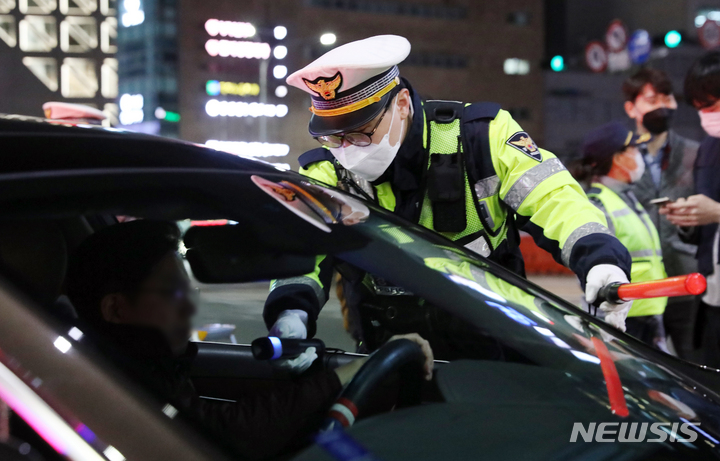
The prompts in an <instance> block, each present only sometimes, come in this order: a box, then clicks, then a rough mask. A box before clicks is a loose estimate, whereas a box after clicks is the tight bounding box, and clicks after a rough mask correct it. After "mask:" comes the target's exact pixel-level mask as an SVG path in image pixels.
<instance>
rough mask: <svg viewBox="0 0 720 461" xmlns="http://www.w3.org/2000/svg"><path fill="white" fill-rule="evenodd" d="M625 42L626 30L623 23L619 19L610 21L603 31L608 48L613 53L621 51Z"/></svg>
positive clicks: (626, 38)
mask: <svg viewBox="0 0 720 461" xmlns="http://www.w3.org/2000/svg"><path fill="white" fill-rule="evenodd" d="M627 42H628V32H627V28H626V27H625V24H623V22H622V21H621V20H619V19H615V20H613V21H611V22H610V25H609V26H608V29H607V32H605V43H606V44H607V47H608V50H610V51H611V52H613V53H617V52H618V51H622V50H624V49H625V45H627Z"/></svg>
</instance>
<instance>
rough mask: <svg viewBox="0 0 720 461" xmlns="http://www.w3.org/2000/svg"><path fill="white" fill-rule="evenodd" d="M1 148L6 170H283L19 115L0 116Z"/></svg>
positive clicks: (1, 166) (165, 141)
mask: <svg viewBox="0 0 720 461" xmlns="http://www.w3.org/2000/svg"><path fill="white" fill-rule="evenodd" d="M0 146H1V147H0V174H3V173H21V172H33V171H53V170H77V169H115V168H194V169H195V168H202V169H233V170H240V171H248V172H250V171H253V172H267V173H276V174H277V173H279V170H278V169H277V168H275V167H273V166H271V165H270V164H268V163H265V162H261V161H257V160H253V159H247V158H243V157H239V156H236V155H232V154H228V153H225V152H218V151H215V150H213V149H210V148H207V147H205V146H201V145H198V144H193V143H189V142H184V141H178V140H174V139H169V138H163V137H159V136H151V135H146V134H140V133H134V132H129V131H124V130H118V129H113V128H103V127H97V126H91V125H83V124H78V125H73V124H70V123H65V122H56V121H48V120H45V119H40V118H35V117H24V116H16V115H2V114H0Z"/></svg>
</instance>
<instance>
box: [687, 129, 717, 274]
mask: <svg viewBox="0 0 720 461" xmlns="http://www.w3.org/2000/svg"><path fill="white" fill-rule="evenodd" d="M719 174H720V139H719V138H713V137H711V136H708V137H707V138H705V140H703V142H702V143H701V144H700V149H699V150H698V156H697V160H696V161H695V169H694V174H693V176H694V179H695V193H697V194H703V195H706V196H708V197H710V198H711V199H713V200H715V201H716V202H720V179H719V178H718V175H719ZM716 230H717V224H708V225H706V226H700V227H698V228H696V229H695V232H694V233H692V234H690V235H691V236H692V237H691V238H690V239H688V240H689V241H693V242H694V243H697V245H698V251H697V260H698V271H699V272H700V273H702V274H704V275H709V274H712V272H713V258H712V256H713V254H712V253H713V241H714V239H715V231H716Z"/></svg>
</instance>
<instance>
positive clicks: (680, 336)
mask: <svg viewBox="0 0 720 461" xmlns="http://www.w3.org/2000/svg"><path fill="white" fill-rule="evenodd" d="M698 302H699V299H697V298H696V297H694V296H692V297H691V296H682V297H678V298H668V304H667V307H666V308H665V314H663V321H664V324H665V332H666V333H667V336H668V337H669V338H671V339H672V343H673V346H674V347H675V350H676V351H677V354H678V357H680V358H681V359H684V360H695V359H696V355H697V354H696V353H694V351H695V349H696V348H695V345H694V343H693V334H694V331H695V318H696V315H697V310H698Z"/></svg>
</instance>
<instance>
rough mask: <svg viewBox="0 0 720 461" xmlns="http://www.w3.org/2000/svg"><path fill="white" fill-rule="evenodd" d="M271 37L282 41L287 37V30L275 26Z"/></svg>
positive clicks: (283, 27)
mask: <svg viewBox="0 0 720 461" xmlns="http://www.w3.org/2000/svg"><path fill="white" fill-rule="evenodd" d="M273 35H274V36H275V39H276V40H282V39H284V38H285V37H287V28H286V27H285V26H277V27H275V29H273Z"/></svg>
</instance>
